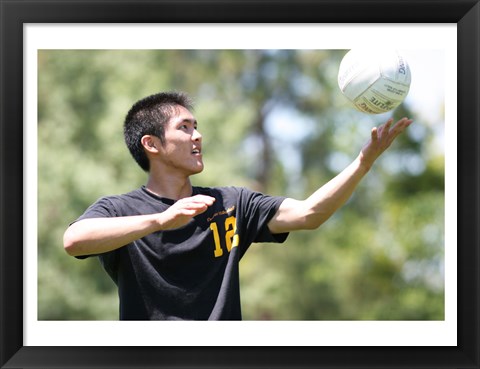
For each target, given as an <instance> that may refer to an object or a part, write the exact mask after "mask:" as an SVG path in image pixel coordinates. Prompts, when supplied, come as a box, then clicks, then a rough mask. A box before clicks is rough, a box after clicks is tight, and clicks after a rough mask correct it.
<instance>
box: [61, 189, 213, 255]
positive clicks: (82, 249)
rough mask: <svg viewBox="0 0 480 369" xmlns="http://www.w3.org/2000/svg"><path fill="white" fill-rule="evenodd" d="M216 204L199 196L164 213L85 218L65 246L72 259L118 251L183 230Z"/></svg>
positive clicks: (72, 228)
mask: <svg viewBox="0 0 480 369" xmlns="http://www.w3.org/2000/svg"><path fill="white" fill-rule="evenodd" d="M214 201H215V199H214V198H213V197H210V196H203V195H196V196H193V197H188V198H184V199H181V200H179V201H177V202H176V203H175V204H174V205H172V206H171V207H170V208H168V209H167V210H166V211H164V212H163V213H158V214H149V215H134V216H125V217H105V218H86V219H82V220H79V221H78V222H75V223H73V224H72V225H71V226H70V227H68V228H67V230H66V231H65V234H64V235H63V247H64V248H65V251H66V252H67V253H68V254H69V255H71V256H82V255H93V254H102V253H105V252H109V251H112V250H116V249H118V248H120V247H122V246H125V245H128V244H129V243H131V242H133V241H135V240H138V239H140V238H142V237H144V236H146V235H148V234H150V233H153V232H157V231H162V230H169V229H175V228H178V227H181V226H183V225H185V224H187V223H188V222H189V221H190V219H191V218H193V217H194V216H196V215H198V214H201V213H203V212H204V211H206V210H207V208H208V207H209V206H210V205H212V204H213V202H214Z"/></svg>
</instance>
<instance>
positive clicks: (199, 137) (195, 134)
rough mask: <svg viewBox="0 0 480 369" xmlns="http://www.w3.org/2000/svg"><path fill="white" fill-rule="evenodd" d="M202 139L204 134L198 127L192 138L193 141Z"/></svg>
mask: <svg viewBox="0 0 480 369" xmlns="http://www.w3.org/2000/svg"><path fill="white" fill-rule="evenodd" d="M201 139H202V134H201V133H200V132H199V131H198V130H197V129H195V130H194V131H193V135H192V140H193V141H201Z"/></svg>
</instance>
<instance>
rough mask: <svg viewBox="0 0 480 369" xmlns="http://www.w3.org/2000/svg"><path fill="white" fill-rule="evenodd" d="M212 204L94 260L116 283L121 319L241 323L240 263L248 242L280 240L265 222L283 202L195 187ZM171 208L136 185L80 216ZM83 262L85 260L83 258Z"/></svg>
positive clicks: (241, 190)
mask: <svg viewBox="0 0 480 369" xmlns="http://www.w3.org/2000/svg"><path fill="white" fill-rule="evenodd" d="M196 194H204V195H209V196H212V197H214V198H215V199H216V201H215V202H214V204H213V205H212V206H211V207H209V209H208V210H207V211H206V212H204V213H203V214H200V215H198V216H196V217H194V218H193V219H192V220H191V221H190V222H189V223H188V224H187V225H185V226H183V227H181V228H178V229H174V230H168V231H160V232H154V233H152V234H149V235H147V236H145V237H143V238H141V239H139V240H136V241H134V242H132V243H130V244H128V245H126V246H124V247H120V248H118V249H116V250H114V251H111V252H107V253H104V254H100V255H98V256H99V258H100V261H101V263H102V265H103V267H104V268H105V270H106V271H107V272H108V274H109V275H110V277H111V278H112V279H113V281H114V282H115V283H116V284H117V286H118V292H119V298H120V319H122V320H151V319H155V320H240V319H241V318H242V314H241V308H240V288H239V266H238V264H239V261H240V259H241V258H242V256H243V255H244V254H245V252H246V251H247V249H248V248H249V246H250V244H251V243H253V242H284V241H285V239H286V238H287V236H288V234H276V235H273V234H271V233H270V231H269V230H268V227H267V224H268V222H269V220H270V219H271V218H272V217H273V215H274V214H275V213H276V211H277V209H278V208H279V206H280V204H281V203H282V201H283V200H284V198H283V197H272V196H267V195H263V194H261V193H258V192H253V191H250V190H248V189H245V188H240V187H219V188H204V187H194V188H193V195H196ZM173 203H174V201H173V200H171V199H165V198H161V197H158V196H156V195H154V194H152V193H151V192H149V191H147V189H146V188H145V187H141V188H139V189H136V190H134V191H132V192H129V193H127V194H123V195H119V196H108V197H103V198H101V199H99V200H98V201H97V202H96V203H94V204H93V205H92V206H90V207H89V208H88V209H87V210H86V211H85V213H84V214H83V215H82V216H81V217H80V218H79V219H78V220H81V219H85V218H97V217H118V216H130V215H145V214H154V213H160V212H163V211H165V210H166V209H168V207H169V206H171V205H172V204H173ZM80 258H82V257H80Z"/></svg>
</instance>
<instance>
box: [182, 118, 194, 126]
mask: <svg viewBox="0 0 480 369" xmlns="http://www.w3.org/2000/svg"><path fill="white" fill-rule="evenodd" d="M180 123H190V124H193V125H194V126H197V125H198V122H197V120H196V119H190V118H184V119H182V120H181V121H180Z"/></svg>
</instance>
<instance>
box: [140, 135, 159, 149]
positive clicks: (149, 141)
mask: <svg viewBox="0 0 480 369" xmlns="http://www.w3.org/2000/svg"><path fill="white" fill-rule="evenodd" d="M140 142H141V143H142V146H143V147H144V148H145V150H147V151H148V152H151V153H158V145H159V144H160V143H159V140H158V138H157V137H155V136H152V135H145V136H143V137H142V138H141V140H140Z"/></svg>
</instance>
